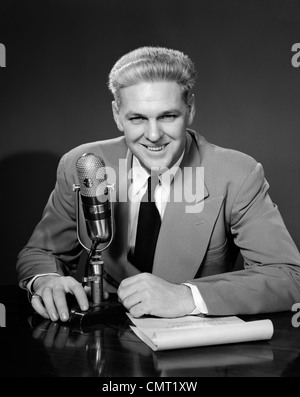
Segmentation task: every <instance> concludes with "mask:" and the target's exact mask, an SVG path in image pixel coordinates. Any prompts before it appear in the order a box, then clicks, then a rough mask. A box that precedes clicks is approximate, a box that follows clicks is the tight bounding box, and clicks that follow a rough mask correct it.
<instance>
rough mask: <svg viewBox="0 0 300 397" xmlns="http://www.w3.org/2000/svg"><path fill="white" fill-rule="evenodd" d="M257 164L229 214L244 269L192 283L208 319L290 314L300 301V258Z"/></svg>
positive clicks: (244, 183) (259, 165)
mask: <svg viewBox="0 0 300 397" xmlns="http://www.w3.org/2000/svg"><path fill="white" fill-rule="evenodd" d="M268 187H269V186H268V183H267V181H266V180H265V178H264V172H263V168H262V166H261V164H259V163H256V165H255V166H254V167H253V169H252V171H251V173H250V174H249V175H248V176H247V177H246V179H245V180H244V182H243V184H242V186H241V188H240V189H239V191H238V193H237V195H236V198H235V200H234V202H233V205H232V209H231V219H230V221H229V222H230V231H231V233H232V235H233V238H234V242H235V244H236V245H237V246H238V247H239V249H240V252H241V254H242V255H243V258H244V270H240V271H235V272H230V273H223V274H219V275H213V276H208V277H203V278H202V279H197V280H193V281H192V282H193V284H196V285H197V287H198V288H199V290H200V293H201V295H202V297H203V299H204V301H205V303H206V305H207V308H208V314H211V315H236V314H255V313H267V312H276V311H285V310H291V307H292V305H293V304H294V303H295V302H300V254H299V251H298V249H297V247H296V245H295V243H294V242H293V240H292V238H291V236H290V234H289V232H288V231H287V229H286V226H285V224H284V222H283V220H282V217H281V215H280V213H279V211H278V208H277V206H276V205H274V204H273V203H272V201H271V199H270V197H269V195H268Z"/></svg>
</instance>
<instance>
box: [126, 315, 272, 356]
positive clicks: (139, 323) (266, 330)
mask: <svg viewBox="0 0 300 397" xmlns="http://www.w3.org/2000/svg"><path fill="white" fill-rule="evenodd" d="M128 316H129V318H130V319H131V321H132V323H133V324H134V325H135V326H131V329H132V331H133V332H134V333H135V334H136V335H137V336H138V337H139V338H140V339H141V340H142V341H143V342H145V343H146V344H147V345H148V346H149V347H151V349H152V350H154V351H157V350H169V349H178V348H186V347H194V346H208V345H219V344H226V343H239V342H249V341H255V340H268V339H271V338H272V335H273V332H274V328H273V324H272V322H271V320H257V321H249V322H245V321H243V320H241V319H240V318H238V317H236V316H230V317H214V318H212V317H203V316H185V317H180V318H174V319H161V318H138V319H136V318H134V317H132V316H131V315H130V314H128Z"/></svg>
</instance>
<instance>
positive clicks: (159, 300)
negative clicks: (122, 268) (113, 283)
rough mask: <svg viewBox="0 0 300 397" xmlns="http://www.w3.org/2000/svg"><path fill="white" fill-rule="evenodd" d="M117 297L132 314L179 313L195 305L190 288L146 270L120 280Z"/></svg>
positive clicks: (177, 315)
mask: <svg viewBox="0 0 300 397" xmlns="http://www.w3.org/2000/svg"><path fill="white" fill-rule="evenodd" d="M118 296H119V300H120V301H121V302H122V303H123V305H124V306H125V307H126V309H128V310H129V312H130V313H131V314H132V315H133V316H134V317H141V316H143V315H144V314H150V315H153V316H158V317H181V316H185V315H187V314H189V313H191V312H192V311H193V310H194V309H195V304H194V299H193V296H192V292H191V290H190V288H189V287H188V286H186V285H178V284H172V283H169V282H168V281H165V280H163V279H161V278H159V277H156V276H154V275H153V274H149V273H141V274H137V275H135V276H132V277H128V278H127V279H125V280H123V281H122V282H121V284H120V286H119V289H118Z"/></svg>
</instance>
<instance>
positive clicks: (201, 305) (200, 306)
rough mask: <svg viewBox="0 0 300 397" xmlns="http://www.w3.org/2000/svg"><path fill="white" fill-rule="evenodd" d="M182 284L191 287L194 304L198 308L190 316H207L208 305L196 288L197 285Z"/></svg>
mask: <svg viewBox="0 0 300 397" xmlns="http://www.w3.org/2000/svg"><path fill="white" fill-rule="evenodd" d="M182 284H183V285H186V286H187V287H189V288H190V289H191V291H192V295H193V299H194V303H195V306H196V308H195V309H194V310H193V311H192V312H191V313H189V314H190V315H196V314H207V313H208V310H207V307H206V304H205V302H204V300H203V298H202V296H201V294H200V291H199V289H198V288H197V287H196V285H194V284H190V283H182Z"/></svg>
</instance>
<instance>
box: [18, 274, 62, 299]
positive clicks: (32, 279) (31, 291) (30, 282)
mask: <svg viewBox="0 0 300 397" xmlns="http://www.w3.org/2000/svg"><path fill="white" fill-rule="evenodd" d="M43 276H60V274H57V273H43V274H37V275H36V276H34V277H32V278H31V279H30V280H29V281H28V282H27V284H26V288H27V290H28V292H29V293H30V294H31V295H33V294H34V291H33V290H32V288H31V287H32V284H33V283H34V281H35V280H36V279H37V278H39V277H43Z"/></svg>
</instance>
